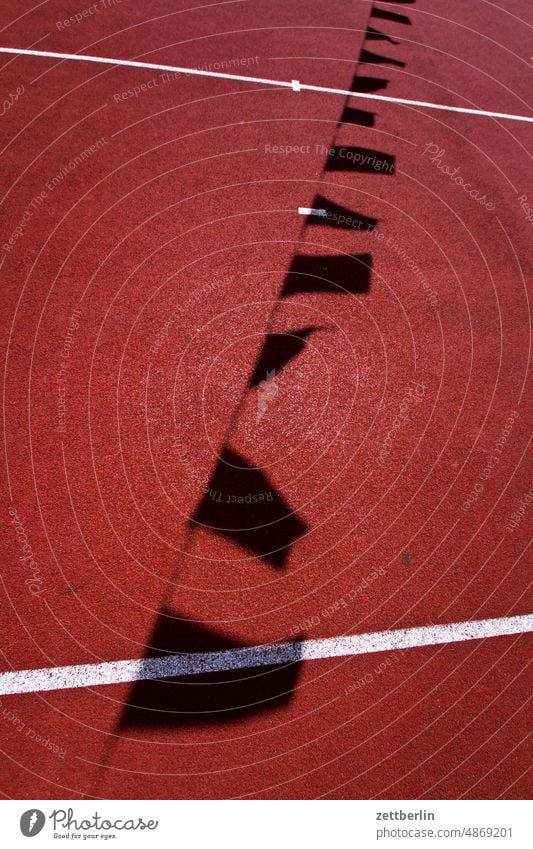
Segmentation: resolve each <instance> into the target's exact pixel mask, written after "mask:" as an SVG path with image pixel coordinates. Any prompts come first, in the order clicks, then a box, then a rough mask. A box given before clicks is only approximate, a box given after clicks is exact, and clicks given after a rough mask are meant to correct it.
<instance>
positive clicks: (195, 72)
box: [0, 47, 533, 123]
mask: <svg viewBox="0 0 533 849" xmlns="http://www.w3.org/2000/svg"><path fill="white" fill-rule="evenodd" d="M0 53H15V54H17V55H19V56H41V57H42V58H44V59H68V60H70V61H75V62H98V63H100V64H101V65H119V66H122V67H126V68H146V69H149V70H152V71H169V72H171V73H175V74H186V75H188V76H196V77H216V78H217V79H221V80H235V81H237V82H244V83H255V84H256V85H257V84H259V85H268V86H278V87H280V88H293V83H292V82H287V81H285V80H270V79H265V78H263V77H243V76H240V75H238V74H222V73H220V72H218V71H200V70H199V69H197V68H180V67H177V66H175V65H158V64H154V63H152V62H134V61H133V60H129V59H108V58H105V57H104V56H87V55H85V54H80V53H52V52H48V51H46V50H23V49H22V48H16V47H0ZM293 82H297V80H294V81H293ZM299 86H300V89H301V90H302V91H319V92H322V93H324V94H340V95H342V96H343V97H357V98H359V99H362V100H379V101H382V102H383V103H397V104H402V105H404V106H419V107H421V108H422V109H440V110H443V111H445V112H460V113H462V114H463V115H481V116H485V117H488V118H503V119H506V120H509V121H527V122H529V123H533V118H529V117H528V116H527V115H514V114H512V113H507V112H489V111H486V110H484V109H468V108H466V107H464V106H447V105H446V104H445V103H429V102H427V101H425V100H407V99H406V98H402V97H387V96H386V95H384V94H363V93H362V92H358V91H345V90H344V89H342V88H326V87H324V86H320V85H307V84H306V83H299Z"/></svg>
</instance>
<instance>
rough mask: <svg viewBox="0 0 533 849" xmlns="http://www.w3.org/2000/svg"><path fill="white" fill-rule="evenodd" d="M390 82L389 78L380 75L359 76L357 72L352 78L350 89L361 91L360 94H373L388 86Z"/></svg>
mask: <svg viewBox="0 0 533 849" xmlns="http://www.w3.org/2000/svg"><path fill="white" fill-rule="evenodd" d="M388 84H389V81H388V80H384V79H381V78H379V77H358V76H357V74H356V75H355V77H354V78H353V80H352V84H351V86H350V91H355V92H359V93H360V94H372V93H374V92H376V91H382V90H383V89H385V88H387V86H388Z"/></svg>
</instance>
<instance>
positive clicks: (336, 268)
mask: <svg viewBox="0 0 533 849" xmlns="http://www.w3.org/2000/svg"><path fill="white" fill-rule="evenodd" d="M371 273H372V255H371V254H351V255H350V256H295V257H294V259H293V261H292V264H291V267H290V268H289V271H288V272H287V277H286V278H285V283H284V285H283V290H282V293H281V297H282V298H287V297H289V296H290V295H297V294H300V293H302V292H305V293H309V292H321V293H323V294H335V295H360V294H364V293H366V292H368V291H369V289H370V275H371Z"/></svg>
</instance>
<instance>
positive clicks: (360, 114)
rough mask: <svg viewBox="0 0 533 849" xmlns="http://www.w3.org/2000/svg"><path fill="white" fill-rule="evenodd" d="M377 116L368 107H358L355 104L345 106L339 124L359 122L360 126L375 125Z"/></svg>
mask: <svg viewBox="0 0 533 849" xmlns="http://www.w3.org/2000/svg"><path fill="white" fill-rule="evenodd" d="M375 123H376V116H375V114H374V113H373V112H367V111H366V109H356V108H355V107H353V106H345V107H344V109H343V112H342V115H341V117H340V119H339V124H357V126H359V127H373V126H374V124H375Z"/></svg>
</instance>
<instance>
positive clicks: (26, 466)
mask: <svg viewBox="0 0 533 849" xmlns="http://www.w3.org/2000/svg"><path fill="white" fill-rule="evenodd" d="M81 5H83V4H81ZM15 7H16V8H15ZM87 8H88V7H87ZM77 11H79V12H80V13H82V12H83V10H82V9H80V10H76V9H74V10H73V8H72V6H71V4H66V3H63V2H47V3H44V4H41V5H40V6H38V7H36V8H35V9H33V8H32V7H31V6H30V4H26V3H23V2H17V3H16V4H14V6H13V4H9V5H8V4H3V6H2V8H1V26H2V38H1V39H0V44H1V45H2V46H6V47H17V48H31V47H32V46H33V47H34V48H35V49H40V50H46V51H50V52H60V53H85V54H89V55H100V56H107V57H113V58H117V59H134V60H138V61H146V62H155V63H159V64H170V65H179V66H183V67H191V68H204V69H208V70H215V71H216V70H221V71H222V72H225V73H234V74H242V75H246V76H255V77H261V78H273V79H279V80H293V79H295V80H300V81H302V82H308V83H313V84H317V85H322V86H330V87H335V88H340V89H350V88H352V86H353V88H354V89H355V90H358V91H360V92H364V91H367V92H375V93H381V94H385V95H387V96H390V97H393V98H399V99H401V98H410V99H416V100H423V101H430V102H435V103H447V104H450V105H455V106H467V107H472V108H479V109H485V110H492V111H497V112H506V113H514V114H518V115H526V116H530V115H531V110H530V106H529V105H528V93H529V91H530V65H529V54H530V52H531V48H530V37H529V36H530V27H531V14H530V9H529V4H527V3H525V2H524V0H512V2H507V3H506V4H505V6H503V4H502V6H501V7H498V6H497V5H495V4H487V3H485V2H483V0H475V2H473V3H469V4H464V3H460V2H456V0H451V2H450V1H449V2H446V3H444V2H440V0H438V2H433V3H428V2H425V0H417V2H416V3H407V2H405V3H389V2H386V0H376V2H375V3H370V2H363V0H349V2H340V0H339V1H338V0H333V2H329V3H324V2H322V0H312V2H308V3H306V4H302V3H300V2H297V0H296V1H295V0H293V2H292V3H290V4H288V3H280V2H278V0H271V2H269V3H268V4H264V3H258V2H256V0H248V2H244V1H243V2H229V3H217V4H212V5H204V6H199V7H196V8H188V6H187V4H186V3H183V2H181V0H179V2H177V3H174V4H173V6H172V8H170V7H169V5H168V3H166V2H162V0H152V2H151V3H150V4H149V5H146V4H134V3H126V2H123V3H121V4H118V3H116V4H109V5H105V4H102V6H101V7H99V8H98V10H97V11H95V12H94V13H92V12H88V13H87V15H86V16H83V14H82V20H81V21H79V22H77V21H76V20H74V22H73V23H70V24H69V25H65V23H64V22H65V21H66V20H68V19H69V18H70V17H71V16H72V15H75V14H76V12H77ZM217 66H220V68H218V67H217ZM0 80H1V84H2V93H3V99H4V98H5V99H6V102H5V103H4V106H3V108H4V115H3V117H2V123H1V125H0V133H1V136H2V138H1V144H2V148H3V152H2V171H3V174H4V185H5V189H4V192H3V204H2V209H3V222H2V235H1V254H2V255H1V257H0V259H3V263H2V266H1V270H0V274H1V276H2V287H1V288H0V293H1V295H0V297H1V310H2V353H3V364H4V369H3V374H4V383H3V387H4V396H3V397H4V405H3V409H4V437H5V458H4V463H3V473H2V489H3V494H4V503H5V512H4V522H3V525H2V535H3V542H4V552H5V560H4V564H5V565H4V569H3V572H2V576H3V589H2V594H3V605H2V607H3V609H4V610H5V616H4V617H3V621H2V625H1V646H2V671H5V670H18V669H20V670H22V669H34V668H40V667H57V666H65V665H70V664H79V663H98V662H100V661H109V660H111V661H112V660H121V659H123V658H143V657H146V656H154V655H161V654H164V653H165V652H172V653H174V652H180V651H193V652H198V651H211V650H216V649H219V648H231V647H239V646H248V645H250V646H253V645H260V644H263V643H270V642H273V641H277V640H281V641H285V640H287V639H295V640H311V639H314V638H317V637H329V636H336V635H341V634H357V633H364V632H368V631H382V630H386V629H395V628H409V627H415V626H419V625H427V624H433V623H434V624H439V623H448V622H464V621H468V620H477V619H484V618H492V617H507V616H513V615H521V614H526V613H529V612H530V611H531V594H530V569H529V568H528V565H529V563H528V555H529V550H528V543H529V539H530V535H529V527H530V512H528V511H529V501H530V495H529V492H530V475H529V471H530V466H529V467H528V446H529V435H530V418H529V414H530V405H529V397H530V385H529V380H528V378H529V351H530V312H529V300H528V284H529V282H530V281H531V250H530V243H531V222H530V221H528V212H527V204H528V203H529V205H530V206H533V202H532V200H531V198H532V197H533V194H532V193H531V190H529V192H528V186H529V185H530V184H531V181H530V176H531V166H530V153H529V150H530V141H531V130H530V124H528V123H521V122H514V121H507V122H506V121H504V120H496V119H493V118H486V117H480V116H466V115H460V114H453V113H449V112H432V111H430V110H427V109H423V108H412V107H406V106H402V105H399V104H397V103H383V102H377V101H375V102H374V101H370V100H363V99H360V100H358V99H355V98H350V99H349V100H347V99H345V98H343V97H341V96H336V95H327V94H324V93H308V92H307V93H306V92H300V93H297V92H293V91H292V90H281V89H277V88H275V87H265V86H262V85H259V84H258V85H253V84H249V83H242V82H235V81H226V80H222V79H216V78H212V77H208V78H207V77H196V76H182V75H176V76H170V75H165V74H162V73H160V72H157V71H148V70H141V69H135V68H124V67H112V66H110V67H107V66H103V65H91V64H85V63H82V62H70V61H58V60H52V59H42V58H35V57H27V56H17V57H14V56H11V57H9V56H6V55H3V56H2V71H1V76H0ZM21 88H22V89H23V90H22V91H20V89H21ZM17 89H18V90H19V93H18V95H16V93H17ZM11 95H13V97H11ZM15 95H16V96H15ZM7 104H9V105H8V106H7V108H6V105H7ZM287 148H289V150H287ZM528 149H529V150H528ZM343 151H344V152H343ZM458 175H460V176H461V177H462V179H463V181H464V183H463V184H461V183H460V182H458V181H457V180H456V177H457V176H458ZM465 184H466V185H465ZM524 196H525V197H526V200H524ZM528 197H529V200H527V198H528ZM299 207H302V208H309V209H326V210H327V211H328V213H329V216H328V217H327V218H326V217H324V216H317V215H311V216H306V215H301V214H298V208H299ZM343 217H344V218H345V219H346V218H349V219H351V220H350V223H349V225H348V226H347V225H346V221H343ZM341 224H342V225H344V226H340V225H341ZM530 647H531V638H530V635H521V636H511V637H494V638H490V639H486V640H480V641H472V642H464V643H457V644H451V645H444V646H432V647H425V648H414V649H409V650H403V651H394V652H387V653H381V654H369V655H362V656H358V657H351V658H340V659H339V658H337V659H335V658H333V659H331V658H325V659H322V660H317V661H312V662H306V661H303V662H301V663H296V664H292V665H290V666H287V667H281V668H277V669H271V668H265V669H259V670H258V669H253V670H249V671H247V672H245V673H238V674H235V673H233V674H231V675H229V676H228V675H226V676H223V677H222V678H218V679H216V681H215V682H214V681H213V678H209V677H204V678H199V679H198V680H196V681H191V680H187V681H175V680H173V681H168V680H166V681H160V682H155V683H154V682H150V683H141V682H139V683H137V684H135V685H133V686H132V685H131V684H116V685H112V686H104V687H94V688H89V687H85V688H81V689H65V690H60V691H54V692H40V693H33V694H23V695H10V696H2V697H1V698H0V711H1V714H0V718H1V727H2V740H3V744H2V752H3V756H2V776H3V778H2V792H3V793H4V794H5V796H7V797H13V798H42V799H44V798H61V797H65V798H81V797H96V798H106V797H107V798H109V797H111V798H236V797H250V798H253V797H257V798H317V797H326V798H375V797H382V798H417V799H418V798H459V797H465V798H496V797H504V798H517V797H518V798H522V797H526V795H527V794H528V792H530V791H531V785H530V782H529V780H528V779H529V774H528V769H529V765H530V762H531V758H530V751H529V750H528V743H529V740H528V729H529V724H528V721H527V720H528V696H529V692H530V683H531V678H530V675H529V670H528V658H529V656H530ZM528 685H529V686H528Z"/></svg>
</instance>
